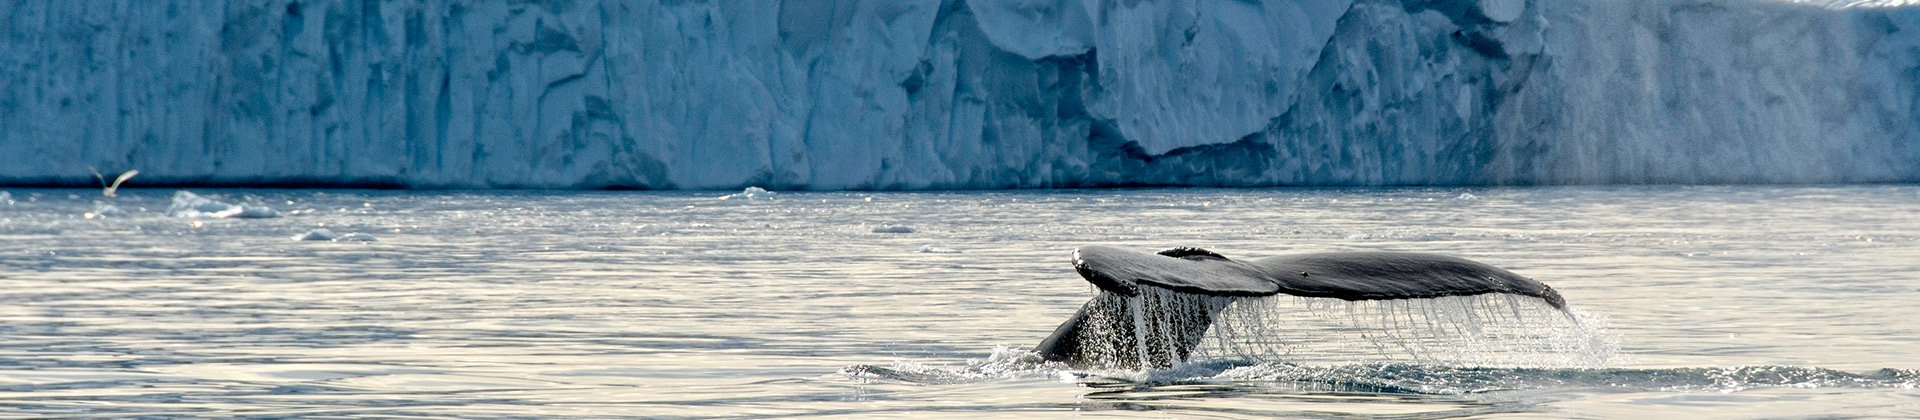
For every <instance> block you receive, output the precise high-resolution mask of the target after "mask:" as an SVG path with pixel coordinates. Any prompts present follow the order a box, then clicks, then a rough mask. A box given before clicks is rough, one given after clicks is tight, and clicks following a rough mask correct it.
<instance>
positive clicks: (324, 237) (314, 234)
mask: <svg viewBox="0 0 1920 420" xmlns="http://www.w3.org/2000/svg"><path fill="white" fill-rule="evenodd" d="M333 238H335V236H334V235H333V231H331V230H326V229H314V230H309V231H307V233H302V234H299V235H293V240H296V241H331V240H333Z"/></svg>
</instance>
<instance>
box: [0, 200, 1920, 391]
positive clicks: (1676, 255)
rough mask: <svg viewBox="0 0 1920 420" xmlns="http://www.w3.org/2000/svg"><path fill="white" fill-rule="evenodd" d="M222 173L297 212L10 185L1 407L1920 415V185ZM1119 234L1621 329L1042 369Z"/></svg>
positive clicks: (1330, 337)
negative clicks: (373, 177) (661, 179)
mask: <svg viewBox="0 0 1920 420" xmlns="http://www.w3.org/2000/svg"><path fill="white" fill-rule="evenodd" d="M195 192H197V193H200V194H202V195H205V196H208V197H211V198H215V199H220V200H225V201H230V202H235V203H251V204H254V205H263V206H265V207H270V208H273V209H275V210H277V211H278V212H280V213H282V214H283V216H282V217H278V218H267V219H222V218H187V217H173V216H169V215H168V212H167V208H168V206H169V203H170V200H171V196H172V195H173V191H172V190H130V191H121V192H120V197H118V198H115V199H111V200H108V199H104V198H102V197H101V195H100V193H99V191H97V190H12V191H10V196H11V201H12V202H11V204H8V202H7V201H6V200H4V199H0V417H16V416H18V417H48V416H56V417H75V416H102V417H122V416H129V415H147V416H204V415H219V416H271V417H279V416H362V415H367V416H432V417H529V416H531V417H559V416H637V417H650V418H708V417H790V416H839V417H860V418H866V417H875V416H887V417H916V418H918V417H967V418H983V417H1006V418H1015V417H1017V418H1029V417H1066V416H1085V415H1093V416H1115V417H1194V416H1210V417H1265V416H1284V417H1343V416H1350V415H1383V416H1391V417H1404V418H1427V417H1458V416H1487V417H1541V418H1567V417H1597V418H1611V417H1630V416H1641V415H1645V414H1647V413H1662V414H1669V415H1675V416H1682V417H1827V416H1840V417H1854V416H1864V417H1916V416H1920V371H1916V370H1915V369H1920V187H1916V186H1834V187H1826V186H1814V187H1621V188H1611V187H1609V188H1595V187H1566V188H1422V189H1257V190H1241V189H1228V190H1220V189H1177V190H1097V191H1017V192H936V193H779V194H774V195H764V194H756V195H755V196H753V197H748V196H744V195H736V196H730V197H728V199H721V197H722V196H723V195H725V194H726V193H724V192H706V193H650V192H512V191H508V192H419V191H304V190H195ZM106 205H111V206H112V207H114V208H116V209H118V211H115V210H109V209H105V208H104V207H103V206H106ZM89 214H92V216H93V217H91V218H89V217H88V216H89ZM316 228H325V229H328V230H330V231H331V232H333V233H334V234H335V235H336V236H344V235H347V234H349V233H358V234H361V236H358V237H368V236H370V237H372V238H375V239H377V240H375V241H296V240H293V239H292V237H294V236H296V235H301V234H303V233H305V232H307V231H309V230H312V229H316ZM1095 244H1099V245H1111V246H1118V247H1123V248H1129V249H1136V250H1140V251H1151V250H1155V249H1159V248H1164V247H1170V246H1200V247H1205V248H1208V249H1211V250H1214V251H1216V252H1219V253H1222V254H1225V255H1227V256H1229V257H1234V258H1243V257H1244V258H1257V257H1263V256H1270V255H1278V254H1285V253H1298V252H1316V251H1333V250H1390V251H1421V252H1439V253H1447V254H1453V255H1458V256H1463V257H1468V258H1472V259H1476V260H1480V261H1483V262H1488V263H1491V264H1494V265H1497V266H1501V267H1504V268H1507V269H1510V270H1513V271H1515V272H1518V273H1521V274H1523V275H1526V276H1529V277H1533V278H1535V279H1538V280H1540V281H1542V282H1544V283H1547V284H1550V285H1552V286H1553V287H1554V288H1556V289H1558V290H1559V291H1560V292H1561V293H1562V294H1563V295H1565V297H1566V298H1567V300H1568V301H1569V302H1570V303H1571V304H1572V305H1573V306H1574V307H1575V308H1577V309H1578V311H1579V312H1580V313H1582V316H1583V317H1584V318H1583V321H1582V322H1583V325H1584V326H1585V328H1584V329H1581V330H1577V331H1574V333H1575V334H1578V335H1580V336H1581V337H1584V338H1582V339H1579V340H1575V341H1579V342H1582V343H1599V344H1594V345H1592V346H1588V347H1585V348H1582V349H1580V350H1578V351H1577V352H1576V353H1578V354H1574V355H1572V357H1569V358H1567V359H1564V360H1560V361H1554V360H1551V359H1550V358H1549V359H1532V358H1530V359H1512V360H1506V359H1499V358H1497V357H1494V358H1490V357H1488V355H1487V354H1481V355H1480V357H1477V358H1470V359H1466V360H1472V362H1471V363H1463V362H1459V361H1457V360H1459V359H1455V360H1456V361H1451V362H1450V361H1448V360H1444V359H1441V358H1436V357H1429V356H1434V355H1431V354H1428V355H1422V354H1419V353H1421V352H1432V351H1434V350H1433V349H1431V348H1426V349H1421V348H1417V347H1416V348H1411V349H1409V348H1407V347H1404V346H1401V347H1399V348H1400V349H1401V350H1398V351H1397V352H1396V351H1387V350H1379V351H1376V350H1378V349H1389V348H1395V347H1394V346H1396V344H1395V343H1393V342H1392V341H1393V340H1395V339H1396V338H1395V337H1399V336H1394V335H1387V336H1385V338H1382V336H1378V335H1375V336H1369V337H1371V338H1366V339H1356V338H1353V337H1343V336H1341V335H1340V334H1338V333H1337V331H1331V330H1329V331H1319V330H1316V328H1327V327H1322V326H1319V325H1318V324H1298V325H1295V324H1292V323H1285V324H1286V325H1265V326H1264V331H1266V332H1265V333H1266V334H1288V335H1289V336H1290V337H1296V338H1294V340H1299V341H1297V342H1299V343H1301V345H1302V346H1306V347H1313V348H1319V349H1332V350H1315V351H1323V352H1324V353H1327V354H1314V355H1308V354H1305V353H1304V352H1303V353H1301V354H1300V358H1301V359H1300V363H1294V362H1292V361H1288V360H1274V358H1272V357H1271V356H1272V355H1267V356H1268V357H1266V358H1260V359H1249V358H1237V357H1234V356H1235V355H1232V354H1217V355H1215V356H1210V357H1209V358H1208V359H1206V360H1198V361H1196V362H1195V363H1193V364H1190V365H1187V366H1182V367H1179V368H1175V369H1171V370H1161V371H1148V372H1124V371H1101V370H1091V371H1086V370H1070V369H1061V368H1060V367H1059V366H1055V365H1048V364H1039V363H1035V362H1033V361H1032V360H1031V357H1030V355H1027V354H1024V351H1025V350H1026V349H1029V348H1031V347H1032V346H1033V345H1034V344H1035V343H1037V342H1038V341H1039V340H1040V339H1041V338H1043V337H1046V336H1047V335H1048V334H1049V333H1050V332H1052V330H1053V328H1054V327H1055V326H1056V325H1058V323H1059V322H1060V321H1062V320H1064V319H1066V318H1067V317H1068V316H1070V315H1071V314H1073V313H1074V311H1075V310H1076V309H1077V308H1078V307H1079V305H1080V304H1081V303H1083V302H1085V301H1086V300H1087V299H1088V297H1089V296H1090V293H1089V288H1088V286H1087V284H1086V283H1085V282H1084V281H1082V280H1080V279H1079V277H1078V276H1077V275H1076V274H1074V272H1073V270H1072V268H1071V266H1070V265H1069V257H1068V256H1069V254H1070V253H1071V252H1072V250H1073V249H1074V248H1075V247H1078V246H1084V245H1095ZM1283 299H1291V298H1283ZM1297 300H1298V299H1295V300H1283V301H1280V302H1279V303H1276V305H1278V304H1280V303H1289V302H1293V301H1297ZM1269 303H1271V302H1269ZM1303 305H1305V306H1303V307H1314V308H1319V309H1315V310H1322V311H1332V312H1339V311H1351V310H1352V308H1346V309H1339V308H1334V309H1327V308H1328V307H1330V306H1331V307H1337V306H1340V305H1349V306H1353V305H1350V304H1345V303H1339V302H1336V303H1332V304H1327V303H1317V304H1316V303H1312V302H1306V303H1304V304H1303ZM1316 305H1318V306H1316ZM1362 309H1365V308H1362ZM1376 309H1378V308H1376ZM1401 310H1402V312H1408V313H1409V314H1411V313H1412V312H1418V311H1419V309H1418V308H1413V307H1411V306H1409V307H1404V308H1401ZM1362 312H1364V310H1363V311H1362ZM1403 315H1407V314H1403ZM1413 315H1421V316H1418V317H1409V318H1408V319H1409V320H1411V321H1409V322H1407V323H1405V324H1401V325H1399V326H1398V328H1400V329H1401V330H1403V332H1405V330H1418V329H1420V328H1423V327H1421V325H1428V327H1426V328H1449V327H1448V325H1456V324H1457V322H1455V323H1453V324H1449V322H1446V320H1441V321H1442V322H1438V323H1431V321H1432V320H1431V319H1430V318H1434V317H1441V318H1444V317H1445V316H1444V315H1436V314H1435V313H1432V312H1431V311H1429V312H1427V313H1424V314H1413ZM1346 316H1349V317H1359V318H1364V317H1366V316H1368V315H1364V314H1362V315H1346ZM1414 318H1420V319H1418V320H1415V319H1414ZM1396 319H1397V318H1396ZM1242 321H1245V320H1242ZM1415 321H1418V322H1415ZM1455 321H1457V320H1455ZM1396 322H1397V321H1396ZM1488 322H1489V323H1497V322H1500V321H1498V320H1490V321H1488ZM1423 323H1424V324H1423ZM1416 332H1417V331H1416ZM1298 337H1307V338H1306V339H1299V338H1298ZM1242 338H1245V337H1242ZM1355 340H1358V341H1366V343H1357V342H1354V341H1355ZM1316 345H1317V346H1319V347H1314V346H1316ZM1342 349H1356V350H1354V351H1346V350H1342ZM1357 349H1372V350H1364V351H1362V350H1357ZM1409 353H1412V354H1409ZM1308 360H1311V361H1313V362H1315V363H1306V361H1308Z"/></svg>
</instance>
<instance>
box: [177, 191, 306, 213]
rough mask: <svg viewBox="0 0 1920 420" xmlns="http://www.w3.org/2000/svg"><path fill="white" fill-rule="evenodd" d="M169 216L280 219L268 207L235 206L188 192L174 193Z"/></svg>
mask: <svg viewBox="0 0 1920 420" xmlns="http://www.w3.org/2000/svg"><path fill="white" fill-rule="evenodd" d="M167 215H169V216H173V217H226V218H235V219H269V218H275V217H280V212H279V211H275V210H274V209H272V208H268V207H266V206H255V205H245V204H233V203H228V202H224V201H218V200H214V199H210V198H206V197H201V196H200V195H199V194H194V193H191V192H187V191H178V192H174V193H173V204H171V205H168V206H167Z"/></svg>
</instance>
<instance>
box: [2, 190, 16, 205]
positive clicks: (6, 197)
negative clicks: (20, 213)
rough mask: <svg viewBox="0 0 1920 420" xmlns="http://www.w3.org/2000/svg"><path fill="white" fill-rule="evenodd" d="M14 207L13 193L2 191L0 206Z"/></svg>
mask: <svg viewBox="0 0 1920 420" xmlns="http://www.w3.org/2000/svg"><path fill="white" fill-rule="evenodd" d="M11 205H13V193H10V192H6V191H0V206H11Z"/></svg>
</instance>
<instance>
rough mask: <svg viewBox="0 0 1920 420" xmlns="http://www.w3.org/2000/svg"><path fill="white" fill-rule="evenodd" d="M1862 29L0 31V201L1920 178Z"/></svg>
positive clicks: (960, 15) (381, 5) (521, 22)
mask: <svg viewBox="0 0 1920 420" xmlns="http://www.w3.org/2000/svg"><path fill="white" fill-rule="evenodd" d="M1902 3H1905V2H1904V1H1898V0H1895V1H1880V2H1873V1H1857V0H1806V1H1797V2H1796V1H1765V0H1608V1H1599V0H1550V1H1549V0H1297V1H1296V0H1266V1H1250V0H1179V1H1162V2H1142V1H1128V0H1122V1H1113V0H1084V1H1044V0H924V1H919V0H869V1H856V0H838V1H828V0H811V1H770V0H722V1H612V0H609V1H595V0H571V1H537V2H517V1H516V2H508V1H486V0H472V1H468V0H421V1H404V2H371V1H312V0H298V1H290V0H208V1H189V0H173V1H106V0H21V1H9V2H0V22H4V23H5V26H6V29H4V31H3V32H4V36H5V40H4V41H0V185H11V186H81V185H93V184H94V183H96V182H97V181H96V179H95V177H94V176H93V174H94V173H95V172H104V173H118V172H120V171H124V170H131V169H137V170H139V171H140V173H141V177H140V178H139V179H138V180H136V181H134V182H132V183H131V184H132V185H133V186H136V187H137V186H140V185H148V186H154V185H191V186H347V187H356V186H357V187H367V186H374V187H408V188H634V189H729V190H739V189H741V188H744V187H747V186H760V187H766V188H771V189H812V190H841V189H949V188H1047V187H1099V186H1134V185H1198V186H1275V185H1520V184H1643V183H1841V182H1920V136H1916V134H1920V102H1916V100H1917V99H1920V8H1913V7H1903V6H1905V5H1904V4H1902Z"/></svg>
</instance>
